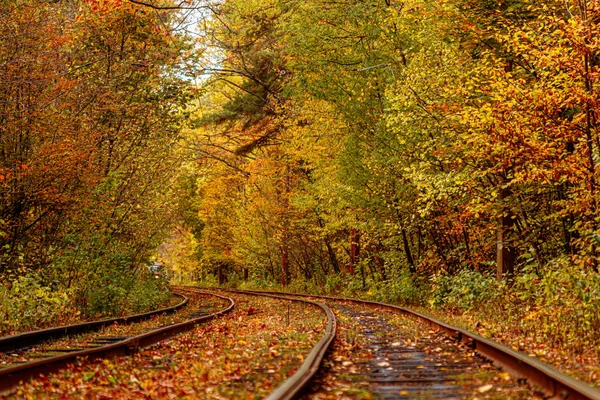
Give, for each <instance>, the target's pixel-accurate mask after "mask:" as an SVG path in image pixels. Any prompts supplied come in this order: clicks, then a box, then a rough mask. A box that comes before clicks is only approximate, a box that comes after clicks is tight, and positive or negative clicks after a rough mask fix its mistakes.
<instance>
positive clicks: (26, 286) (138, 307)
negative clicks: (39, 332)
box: [0, 271, 171, 336]
mask: <svg viewBox="0 0 600 400" xmlns="http://www.w3.org/2000/svg"><path fill="white" fill-rule="evenodd" d="M170 297H171V291H170V290H169V288H168V284H167V282H166V280H165V279H163V278H155V277H154V276H153V275H152V274H150V273H149V272H147V271H143V272H141V273H138V274H136V275H135V276H132V277H130V278H128V279H123V278H122V277H121V278H117V277H115V278H110V279H107V278H106V277H105V279H104V280H101V281H96V282H92V283H90V285H89V286H86V288H85V289H82V288H65V287H64V286H63V285H61V283H60V282H57V281H53V282H50V283H47V282H45V281H44V279H43V278H42V277H41V276H39V275H37V274H35V273H29V274H27V275H25V276H21V277H19V278H17V279H15V280H13V281H10V282H4V284H0V336H4V335H9V334H15V333H18V332H24V331H29V330H35V329H41V328H45V327H49V326H57V325H65V324H71V323H76V322H79V321H80V320H82V319H83V320H85V319H98V318H104V317H111V316H120V315H127V314H133V313H141V312H146V311H150V310H153V309H156V308H158V307H161V306H163V305H165V304H167V303H168V301H169V299H170Z"/></svg>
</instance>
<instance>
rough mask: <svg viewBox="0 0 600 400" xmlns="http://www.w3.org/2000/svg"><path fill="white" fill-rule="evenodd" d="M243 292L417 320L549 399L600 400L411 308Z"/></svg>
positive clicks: (543, 367) (583, 387)
mask: <svg viewBox="0 0 600 400" xmlns="http://www.w3.org/2000/svg"><path fill="white" fill-rule="evenodd" d="M211 289H213V288H211ZM220 290H224V291H233V292H236V291H235V290H231V289H220ZM237 292H239V291H237ZM242 292H243V293H246V294H248V293H254V294H256V295H258V294H262V295H268V296H283V297H286V298H288V299H289V298H290V296H294V297H295V298H312V299H321V300H325V301H328V302H344V303H352V304H358V305H362V306H369V307H375V308H379V309H385V310H390V311H393V312H396V313H400V314H402V315H405V316H408V317H411V318H416V319H417V320H419V321H421V322H423V323H425V324H426V325H427V326H428V327H429V328H430V329H433V330H435V331H441V332H443V333H444V334H445V335H447V336H448V337H450V338H452V339H454V340H455V341H457V342H460V343H463V344H465V345H466V346H468V347H469V348H471V349H473V350H474V351H476V352H477V353H479V354H480V355H482V356H483V357H485V358H486V359H489V360H491V361H492V362H493V363H494V364H495V365H496V366H498V367H501V368H502V369H504V370H505V371H507V372H509V373H510V374H511V375H513V376H515V377H517V378H519V379H525V380H527V381H528V382H529V383H530V384H531V385H532V386H534V387H535V388H537V389H539V390H541V391H542V392H543V393H544V394H545V396H547V397H550V398H557V399H569V400H573V399H586V400H600V392H599V391H598V390H596V389H595V388H592V387H591V386H588V385H587V384H585V383H583V382H580V381H577V380H575V379H573V378H571V377H570V376H567V375H565V374H563V373H560V372H559V371H557V370H556V369H554V368H553V367H551V366H549V365H547V364H545V363H542V362H540V361H538V360H536V359H534V358H532V357H529V356H527V355H525V354H523V353H521V352H518V351H515V350H512V349H510V348H508V347H507V346H504V345H502V344H499V343H496V342H494V341H492V340H490V339H487V338H484V337H482V336H479V335H477V334H475V333H472V332H469V331H467V330H465V329H461V328H457V327H454V326H452V325H449V324H446V323H445V322H442V321H439V320H437V319H435V318H432V317H429V316H427V315H425V314H422V313H419V312H416V311H413V310H410V309H408V308H404V307H399V306H395V305H391V304H386V303H380V302H374V301H367V300H359V299H353V298H343V297H331V296H313V295H305V294H294V293H284V292H269V291H242Z"/></svg>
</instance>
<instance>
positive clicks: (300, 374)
mask: <svg viewBox="0 0 600 400" xmlns="http://www.w3.org/2000/svg"><path fill="white" fill-rule="evenodd" d="M228 292H231V293H240V294H245V295H251V296H263V297H270V298H274V299H281V300H287V301H293V302H300V303H305V304H312V305H314V306H317V307H319V308H320V309H321V310H322V311H323V312H324V313H325V315H326V316H327V327H326V329H325V332H324V333H323V336H322V337H321V339H320V340H319V342H318V343H317V344H316V345H315V346H314V347H313V348H312V350H311V352H310V353H309V354H308V356H307V357H306V359H305V361H304V363H302V365H301V366H300V368H298V370H297V371H296V372H295V373H294V375H292V376H291V377H290V378H288V379H287V380H286V381H285V382H283V383H282V384H281V385H280V386H279V387H277V388H276V389H275V390H274V391H273V392H272V393H271V394H269V395H268V396H267V397H266V400H291V399H294V398H296V397H297V396H298V395H299V394H300V393H301V392H302V391H303V390H304V389H305V388H306V387H307V385H308V384H309V383H310V382H311V379H313V378H314V376H315V375H316V373H317V372H318V371H319V368H320V366H321V363H322V362H323V358H324V357H325V353H326V352H327V350H328V349H329V347H330V346H331V344H332V342H333V340H334V339H335V335H336V331H337V321H336V318H335V314H334V313H333V311H332V310H331V308H330V307H329V306H328V305H327V304H324V303H320V302H315V301H310V300H304V299H299V298H294V297H290V296H287V295H285V294H283V293H277V294H276V293H256V292H252V291H245V290H233V289H230V290H228Z"/></svg>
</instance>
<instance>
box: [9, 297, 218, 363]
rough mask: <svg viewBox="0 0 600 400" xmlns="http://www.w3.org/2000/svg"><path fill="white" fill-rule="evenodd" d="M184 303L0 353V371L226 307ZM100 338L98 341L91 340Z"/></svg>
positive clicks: (213, 301)
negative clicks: (147, 315) (143, 317)
mask: <svg viewBox="0 0 600 400" xmlns="http://www.w3.org/2000/svg"><path fill="white" fill-rule="evenodd" d="M187 297H188V299H189V300H188V304H187V306H186V307H185V308H183V309H180V310H178V311H177V312H175V313H163V314H158V315H154V316H152V317H150V318H149V319H146V320H144V321H140V322H135V323H126V324H119V323H113V324H111V325H108V326H105V327H102V328H101V329H100V330H98V331H93V332H88V333H84V334H78V335H74V336H67V337H63V338H60V339H57V340H52V341H49V342H46V343H42V344H40V345H36V346H34V347H32V348H28V349H26V350H24V351H21V350H18V351H11V352H8V353H2V352H0V368H5V367H8V366H10V365H12V364H15V363H22V362H27V361H33V360H36V359H39V358H46V357H49V356H51V355H56V354H62V353H63V352H65V351H70V350H77V349H84V348H86V347H88V346H91V345H95V346H98V345H101V344H102V342H103V341H104V340H103V339H102V338H115V339H116V340H119V339H121V340H122V339H125V338H128V337H131V336H135V335H139V334H141V333H145V332H149V331H151V330H153V329H156V328H159V327H163V326H167V325H172V324H176V323H179V322H184V321H187V320H189V319H191V318H194V317H197V316H200V315H206V314H210V313H212V312H216V311H218V310H220V309H223V308H225V307H227V304H226V303H227V302H226V301H225V300H223V299H220V298H218V297H215V296H211V295H208V294H207V295H203V294H193V293H192V294H188V295H187ZM174 299H175V300H176V301H177V302H181V297H175V296H174ZM97 338H100V339H99V342H96V340H95V339H97Z"/></svg>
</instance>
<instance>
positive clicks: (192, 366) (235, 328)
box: [13, 295, 326, 399]
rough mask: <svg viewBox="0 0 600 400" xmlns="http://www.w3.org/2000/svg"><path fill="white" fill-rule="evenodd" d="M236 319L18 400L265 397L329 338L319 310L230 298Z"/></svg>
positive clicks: (42, 383) (63, 378)
mask: <svg viewBox="0 0 600 400" xmlns="http://www.w3.org/2000/svg"><path fill="white" fill-rule="evenodd" d="M231 297H232V298H234V300H235V302H236V307H235V309H234V311H232V312H231V313H229V314H227V315H225V316H223V317H220V318H219V319H216V320H213V321H210V322H208V323H206V324H203V325H200V326H198V327H197V328H196V329H194V330H193V331H190V332H188V333H185V334H182V335H180V336H176V337H174V338H172V339H170V340H168V341H166V342H162V343H159V344H157V345H154V346H152V347H150V348H148V349H146V350H142V351H140V352H139V353H136V354H135V355H133V356H131V357H125V358H122V359H119V360H104V361H97V362H88V361H81V362H79V363H77V365H74V366H70V367H69V368H68V369H66V370H64V371H61V372H59V373H57V374H53V375H50V376H49V377H46V378H43V379H38V380H35V381H33V382H31V383H27V384H24V385H21V386H20V387H19V391H18V393H17V394H16V395H15V396H14V397H13V398H26V399H30V398H33V399H41V398H65V397H66V398H82V397H89V396H96V397H97V398H117V399H128V398H148V397H152V398H181V397H184V398H221V399H232V398H235V399H247V398H254V397H259V396H260V397H263V396H264V395H266V394H268V393H269V392H271V391H272V390H273V388H275V387H276V386H277V385H279V384H281V383H282V382H283V381H284V380H285V379H286V378H287V377H289V376H290V375H292V374H293V373H294V371H295V370H296V369H297V368H298V367H299V366H300V365H301V363H302V362H303V360H304V358H305V357H306V356H307V355H308V353H309V352H310V350H311V349H312V347H313V346H314V345H315V344H316V343H317V342H318V341H319V339H320V337H321V336H322V334H323V332H324V330H325V326H326V318H325V317H324V315H323V313H322V311H320V309H318V308H315V307H312V306H306V305H301V304H295V303H292V302H286V301H281V300H269V299H263V298H260V299H257V298H254V297H251V296H242V295H231Z"/></svg>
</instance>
